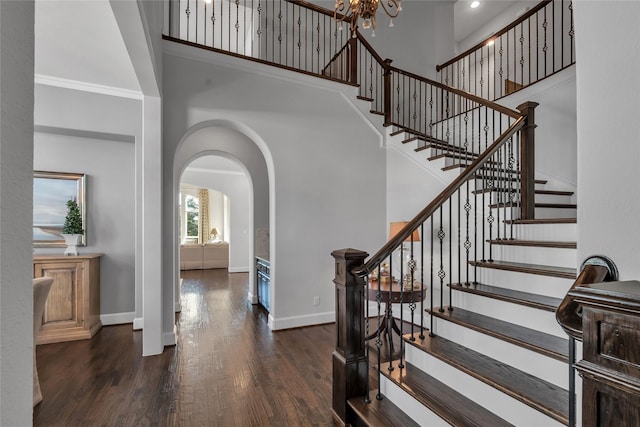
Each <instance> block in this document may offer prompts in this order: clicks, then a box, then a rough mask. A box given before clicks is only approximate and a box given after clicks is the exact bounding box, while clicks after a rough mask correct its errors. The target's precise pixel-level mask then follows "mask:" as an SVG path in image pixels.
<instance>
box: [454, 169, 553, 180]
mask: <svg viewBox="0 0 640 427" xmlns="http://www.w3.org/2000/svg"><path fill="white" fill-rule="evenodd" d="M447 167H448V166H447ZM513 174H514V175H515V172H514V173H513ZM474 178H475V179H477V180H481V179H485V180H488V179H489V178H491V179H492V180H495V181H519V180H520V178H517V177H506V176H497V177H492V176H487V175H484V174H482V173H476V174H475V175H474ZM534 182H535V183H536V184H540V185H544V184H546V183H547V182H548V181H547V180H546V179H536V180H535V181H534Z"/></svg>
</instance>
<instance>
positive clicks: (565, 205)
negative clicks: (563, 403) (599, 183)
mask: <svg viewBox="0 0 640 427" xmlns="http://www.w3.org/2000/svg"><path fill="white" fill-rule="evenodd" d="M489 207H490V208H491V209H495V208H497V207H500V208H505V207H506V208H511V207H513V208H517V207H520V203H519V202H514V203H494V204H492V205H489ZM535 207H536V208H550V209H577V208H578V205H576V204H573V203H536V204H535Z"/></svg>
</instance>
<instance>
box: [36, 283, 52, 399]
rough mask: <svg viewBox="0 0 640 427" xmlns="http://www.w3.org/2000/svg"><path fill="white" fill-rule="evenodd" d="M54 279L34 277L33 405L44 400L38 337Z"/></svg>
mask: <svg viewBox="0 0 640 427" xmlns="http://www.w3.org/2000/svg"><path fill="white" fill-rule="evenodd" d="M52 283H53V279H52V278H51V277H39V278H37V279H33V406H36V405H37V404H38V403H40V402H41V401H42V392H41V391H40V380H39V379H38V366H37V365H36V338H37V337H38V332H39V331H40V327H41V326H42V315H43V314H44V306H45V303H46V302H47V297H48V296H49V290H51V284H52Z"/></svg>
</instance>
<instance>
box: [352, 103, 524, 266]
mask: <svg viewBox="0 0 640 427" xmlns="http://www.w3.org/2000/svg"><path fill="white" fill-rule="evenodd" d="M525 120H526V117H525V116H520V117H519V118H518V119H517V120H516V121H515V122H513V124H512V125H511V126H509V128H508V129H507V130H506V131H505V132H504V133H503V134H502V135H500V136H499V137H498V139H496V140H495V141H494V142H493V143H492V144H491V145H490V146H489V147H488V148H487V149H486V150H485V151H484V152H483V153H482V154H480V156H479V157H478V158H477V159H475V160H474V161H473V162H472V163H471V164H469V166H467V167H466V168H465V170H464V172H463V173H461V174H460V175H458V176H457V177H456V179H454V180H453V181H452V182H451V184H449V185H448V186H447V187H446V188H445V189H444V190H442V192H441V193H440V194H438V196H436V198H435V199H433V201H431V203H429V204H428V205H427V206H426V207H425V208H424V209H423V210H422V211H420V213H418V215H416V216H415V218H413V219H412V220H411V221H409V222H408V223H407V225H406V226H405V227H404V228H403V229H402V230H401V231H400V232H399V233H398V234H396V235H395V236H394V237H393V238H391V239H390V240H389V241H388V242H387V243H386V244H385V245H384V246H382V248H381V249H380V250H379V251H378V252H376V253H375V254H374V255H373V256H372V257H371V258H370V259H369V261H367V262H366V263H365V264H364V265H362V266H361V267H358V268H356V269H354V270H353V271H352V272H353V274H354V275H356V276H366V275H367V274H369V273H371V272H372V271H373V270H374V269H375V268H376V267H377V266H378V265H379V264H380V263H382V262H383V261H384V260H385V259H386V258H388V257H389V256H390V255H391V253H392V252H393V251H394V250H395V249H396V248H397V247H398V246H400V245H401V244H402V242H404V241H405V240H406V239H407V238H409V237H410V236H411V234H412V233H413V231H414V230H417V229H418V227H420V225H421V224H422V223H424V222H425V221H426V220H427V219H428V218H429V217H430V216H431V215H433V214H434V213H435V212H436V210H437V209H438V208H440V207H441V206H442V205H443V204H444V203H445V202H446V201H447V200H448V199H449V198H450V197H451V196H452V195H453V194H454V193H455V192H456V191H458V189H459V188H460V187H461V186H462V184H464V183H465V182H467V181H468V180H469V179H471V178H472V177H473V174H475V173H476V172H477V171H478V169H480V168H481V167H482V166H483V165H484V163H485V162H487V161H488V160H489V159H490V158H491V156H493V154H495V152H496V151H498V149H499V148H500V147H501V146H502V145H503V144H504V143H506V142H507V141H508V140H509V138H511V137H512V136H513V135H515V133H516V132H518V131H519V130H520V129H522V128H523V127H524V126H525Z"/></svg>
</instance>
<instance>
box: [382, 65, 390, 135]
mask: <svg viewBox="0 0 640 427" xmlns="http://www.w3.org/2000/svg"><path fill="white" fill-rule="evenodd" d="M382 66H383V67H384V74H383V76H384V123H383V126H391V60H390V59H388V58H387V59H385V60H384V64H383V65H382Z"/></svg>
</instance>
